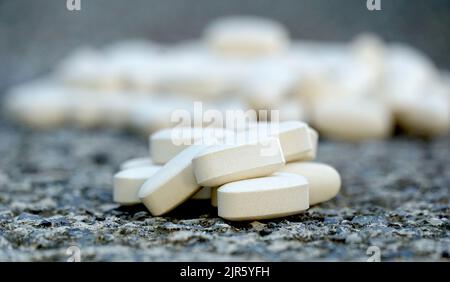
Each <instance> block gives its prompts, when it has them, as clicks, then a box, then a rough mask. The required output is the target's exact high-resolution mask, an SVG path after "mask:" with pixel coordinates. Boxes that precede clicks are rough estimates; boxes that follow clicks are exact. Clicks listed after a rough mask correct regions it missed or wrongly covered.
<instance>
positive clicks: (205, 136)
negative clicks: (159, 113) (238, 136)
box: [149, 127, 233, 164]
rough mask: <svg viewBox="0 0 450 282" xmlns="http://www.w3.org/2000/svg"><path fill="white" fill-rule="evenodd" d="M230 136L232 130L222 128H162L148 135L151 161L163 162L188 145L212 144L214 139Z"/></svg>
mask: <svg viewBox="0 0 450 282" xmlns="http://www.w3.org/2000/svg"><path fill="white" fill-rule="evenodd" d="M227 134H228V135H230V136H232V135H233V134H232V132H231V131H228V130H225V129H222V128H209V127H208V128H200V127H199V128H195V127H194V128H191V127H175V128H167V129H162V130H160V131H158V132H155V133H154V134H152V135H150V138H149V144H150V155H151V156H152V159H153V162H154V163H157V164H165V163H166V162H168V161H169V160H170V159H172V158H173V157H175V156H176V155H177V154H179V153H180V152H181V151H183V150H184V149H186V148H187V147H189V146H190V145H192V144H194V143H196V144H199V145H201V144H204V145H213V144H215V143H216V142H215V140H221V139H224V138H225V137H226V136H227Z"/></svg>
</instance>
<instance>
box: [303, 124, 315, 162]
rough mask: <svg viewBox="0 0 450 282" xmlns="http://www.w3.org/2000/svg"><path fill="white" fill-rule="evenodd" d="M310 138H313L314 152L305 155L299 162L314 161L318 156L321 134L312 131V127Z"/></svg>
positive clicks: (309, 129)
mask: <svg viewBox="0 0 450 282" xmlns="http://www.w3.org/2000/svg"><path fill="white" fill-rule="evenodd" d="M308 131H309V136H310V138H311V142H312V148H313V149H312V150H310V151H309V152H308V153H306V154H304V155H303V156H302V157H301V158H300V159H299V161H312V160H314V159H315V158H316V156H317V148H318V147H319V133H318V132H317V131H316V130H314V129H312V128H311V127H309V128H308Z"/></svg>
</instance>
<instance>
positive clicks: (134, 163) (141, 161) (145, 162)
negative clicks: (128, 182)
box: [120, 157, 153, 170]
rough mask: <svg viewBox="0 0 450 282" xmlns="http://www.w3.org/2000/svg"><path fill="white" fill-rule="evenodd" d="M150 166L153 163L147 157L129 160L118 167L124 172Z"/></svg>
mask: <svg viewBox="0 0 450 282" xmlns="http://www.w3.org/2000/svg"><path fill="white" fill-rule="evenodd" d="M152 165H153V162H152V160H151V159H150V158H148V157H144V158H133V159H130V160H127V161H125V162H123V163H122V164H121V165H120V169H121V170H126V169H129V168H134V167H142V166H152Z"/></svg>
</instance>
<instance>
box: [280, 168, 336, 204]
mask: <svg viewBox="0 0 450 282" xmlns="http://www.w3.org/2000/svg"><path fill="white" fill-rule="evenodd" d="M279 172H288V173H295V174H299V175H301V176H303V177H305V178H306V179H307V180H308V183H309V204H310V205H315V204H318V203H322V202H325V201H328V200H330V199H332V198H334V197H335V196H336V195H337V193H338V192H339V189H340V188H341V177H340V175H339V173H338V172H337V171H336V169H334V168H333V167H331V166H329V165H326V164H322V163H314V162H293V163H288V164H286V165H285V166H284V167H282V168H281V169H280V170H279Z"/></svg>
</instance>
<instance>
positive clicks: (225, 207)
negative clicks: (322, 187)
mask: <svg viewBox="0 0 450 282" xmlns="http://www.w3.org/2000/svg"><path fill="white" fill-rule="evenodd" d="M308 190H309V188H308V182H307V180H306V179H305V178H304V177H302V176H300V175H296V174H291V173H274V174H273V175H271V176H267V177H260V178H254V179H247V180H241V181H236V182H232V183H228V184H225V185H223V186H222V187H220V188H219V189H218V190H217V204H218V214H219V216H220V217H222V218H225V219H228V220H259V219H269V218H276V217H282V216H289V215H293V214H297V213H299V212H301V211H304V210H306V209H308V208H309V195H308Z"/></svg>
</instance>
